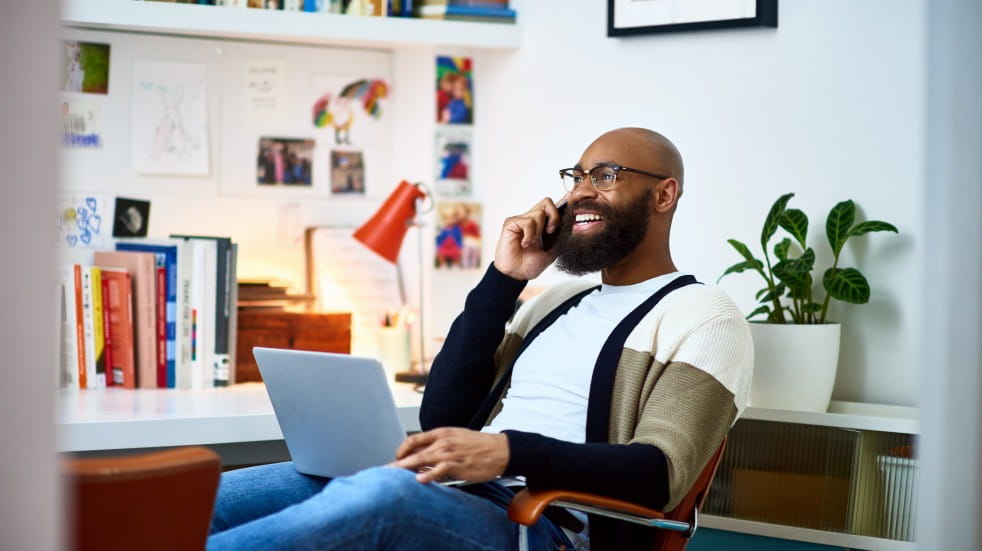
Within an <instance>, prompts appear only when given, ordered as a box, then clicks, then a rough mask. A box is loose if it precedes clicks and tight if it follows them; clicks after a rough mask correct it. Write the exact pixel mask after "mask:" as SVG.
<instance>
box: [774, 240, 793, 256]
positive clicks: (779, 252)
mask: <svg viewBox="0 0 982 551" xmlns="http://www.w3.org/2000/svg"><path fill="white" fill-rule="evenodd" d="M790 248H791V239H790V238H788V237H785V238H784V239H782V240H781V242H780V243H778V244H777V245H774V256H776V257H777V259H778V260H787V259H788V249H790Z"/></svg>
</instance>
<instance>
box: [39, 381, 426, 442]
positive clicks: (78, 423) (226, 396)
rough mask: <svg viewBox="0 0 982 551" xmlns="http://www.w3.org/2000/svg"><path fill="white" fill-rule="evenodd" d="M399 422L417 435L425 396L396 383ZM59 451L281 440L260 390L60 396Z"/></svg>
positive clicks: (69, 392) (65, 392)
mask: <svg viewBox="0 0 982 551" xmlns="http://www.w3.org/2000/svg"><path fill="white" fill-rule="evenodd" d="M389 386H390V388H391V389H392V397H393V398H394V399H395V403H396V407H397V408H398V414H399V421H400V422H401V423H402V426H403V428H404V429H405V430H406V431H407V432H410V431H418V430H420V429H419V404H420V401H421V400H422V395H421V394H419V393H418V392H416V391H415V390H413V389H412V387H410V386H408V385H405V384H401V383H395V382H393V383H390V385H389ZM57 405H58V409H57V412H56V417H55V420H56V424H57V426H58V429H59V441H58V450H59V451H63V452H84V451H101V450H119V449H131V448H156V447H166V446H190V445H208V444H239V443H249V442H264V441H270V440H282V439H283V433H281V432H280V427H279V425H278V424H277V423H276V416H275V414H274V413H273V406H272V404H270V402H269V396H268V395H267V394H266V387H265V386H264V385H263V384H261V383H245V384H239V385H233V386H231V387H227V388H208V389H199V390H185V389H138V390H126V389H117V388H106V389H90V390H74V389H61V390H59V391H58V400H57Z"/></svg>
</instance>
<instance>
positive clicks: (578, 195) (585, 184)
mask: <svg viewBox="0 0 982 551" xmlns="http://www.w3.org/2000/svg"><path fill="white" fill-rule="evenodd" d="M596 196H597V188H595V187H593V180H591V179H590V176H584V177H583V180H582V181H580V183H578V184H576V185H575V186H573V189H572V191H570V192H569V201H570V202H571V203H575V202H577V201H579V200H581V199H591V198H594V197H596Z"/></svg>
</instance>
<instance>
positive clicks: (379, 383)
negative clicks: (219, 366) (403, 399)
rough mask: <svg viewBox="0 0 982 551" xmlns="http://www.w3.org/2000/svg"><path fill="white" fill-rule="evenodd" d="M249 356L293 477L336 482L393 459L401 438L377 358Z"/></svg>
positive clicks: (258, 352)
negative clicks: (294, 472) (269, 404)
mask: <svg viewBox="0 0 982 551" xmlns="http://www.w3.org/2000/svg"><path fill="white" fill-rule="evenodd" d="M252 352H253V355H254V356H255V358H256V363H257V364H258V365H259V373H260V374H261V375H262V377H263V381H265V383H266V392H267V393H268V394H269V400H270V402H272V404H273V412H274V413H275V414H276V421H277V422H278V423H279V425H280V431H282V432H283V438H284V439H285V440H286V447H287V449H288V450H289V451H290V457H291V458H292V459H293V464H294V466H295V467H296V469H297V471H299V472H301V473H304V474H309V475H316V476H324V477H331V478H333V477H337V476H346V475H350V474H354V473H356V472H358V471H360V470H362V469H365V468H368V467H373V466H376V465H384V464H386V463H389V462H391V461H393V460H394V459H395V453H396V449H397V448H398V447H399V444H401V443H402V441H403V440H404V439H405V438H406V432H405V430H404V429H403V428H402V424H400V423H399V416H398V414H397V411H396V405H395V401H393V399H392V393H391V391H390V390H389V385H388V384H387V383H386V380H385V372H384V371H383V370H382V364H380V363H379V362H378V361H377V360H375V359H372V358H362V357H358V356H350V355H347V354H331V353H327V352H307V351H301V350H282V349H277V348H262V347H255V348H253V349H252Z"/></svg>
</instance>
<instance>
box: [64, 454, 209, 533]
mask: <svg viewBox="0 0 982 551" xmlns="http://www.w3.org/2000/svg"><path fill="white" fill-rule="evenodd" d="M62 472H63V475H64V476H65V478H66V479H67V480H66V482H67V490H68V505H69V507H68V513H69V522H70V523H71V526H70V530H69V538H70V540H71V541H70V547H69V549H75V550H80V551H89V550H99V551H115V550H123V549H126V550H132V549H140V550H141V551H157V550H161V551H163V550H184V549H204V548H205V541H206V540H207V538H208V527H209V525H210V524H211V514H212V508H213V506H214V503H215V493H216V492H217V490H218V479H219V476H220V475H221V460H220V459H219V457H218V455H217V454H215V452H213V451H211V450H209V449H207V448H203V447H188V448H176V449H170V450H164V451H158V452H153V453H147V454H142V455H129V456H120V457H111V458H86V459H66V460H65V461H64V464H63V469H62Z"/></svg>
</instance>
